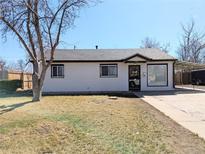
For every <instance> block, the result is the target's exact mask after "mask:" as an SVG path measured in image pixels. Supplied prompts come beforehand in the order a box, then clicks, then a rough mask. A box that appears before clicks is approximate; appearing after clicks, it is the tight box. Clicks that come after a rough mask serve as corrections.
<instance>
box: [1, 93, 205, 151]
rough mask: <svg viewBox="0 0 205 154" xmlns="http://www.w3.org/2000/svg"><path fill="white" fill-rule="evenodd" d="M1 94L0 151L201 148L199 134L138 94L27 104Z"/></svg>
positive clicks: (18, 97) (16, 96)
mask: <svg viewBox="0 0 205 154" xmlns="http://www.w3.org/2000/svg"><path fill="white" fill-rule="evenodd" d="M0 94H1V93H0ZM6 95H7V96H5V94H4V96H3V97H0V153H122V154H131V153H197V154H198V153H199V154H200V153H205V142H204V140H203V139H201V138H199V137H198V136H196V135H194V134H192V133H191V132H189V131H188V130H186V129H184V128H183V127H181V126H179V125H178V124H176V123H175V122H174V121H172V120H171V119H169V118H168V117H166V116H164V115H163V114H162V113H160V112H158V111H157V110H155V109H154V108H153V107H151V106H149V105H148V104H146V103H144V102H143V101H141V100H140V99H138V98H129V97H118V99H117V100H111V99H109V96H107V95H101V96H46V97H43V99H42V101H41V102H38V103H32V102H30V100H31V97H29V96H26V95H20V94H12V95H10V94H6ZM9 95H10V96H12V97H9Z"/></svg>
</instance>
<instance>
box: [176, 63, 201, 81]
mask: <svg viewBox="0 0 205 154" xmlns="http://www.w3.org/2000/svg"><path fill="white" fill-rule="evenodd" d="M174 67H175V85H190V84H192V82H191V72H192V71H193V70H199V69H205V64H198V63H192V62H185V61H176V62H175V66H174Z"/></svg>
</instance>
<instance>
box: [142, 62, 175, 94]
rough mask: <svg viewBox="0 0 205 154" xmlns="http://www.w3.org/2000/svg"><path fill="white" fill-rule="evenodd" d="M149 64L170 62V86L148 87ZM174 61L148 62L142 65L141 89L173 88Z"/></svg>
mask: <svg viewBox="0 0 205 154" xmlns="http://www.w3.org/2000/svg"><path fill="white" fill-rule="evenodd" d="M147 64H168V86H166V87H148V85H147ZM173 89H174V87H173V61H171V62H168V61H167V62H166V61H162V62H148V63H144V64H142V65H141V91H163V90H173Z"/></svg>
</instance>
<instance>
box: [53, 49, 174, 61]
mask: <svg viewBox="0 0 205 154" xmlns="http://www.w3.org/2000/svg"><path fill="white" fill-rule="evenodd" d="M136 54H139V55H141V56H143V57H146V58H149V59H151V60H175V58H174V57H172V56H170V55H168V54H167V53H165V52H163V51H161V50H160V49H154V48H148V49H75V50H74V49H57V50H56V51H55V55H54V61H112V60H113V61H118V60H119V61H120V60H124V59H126V58H128V57H131V56H133V55H136Z"/></svg>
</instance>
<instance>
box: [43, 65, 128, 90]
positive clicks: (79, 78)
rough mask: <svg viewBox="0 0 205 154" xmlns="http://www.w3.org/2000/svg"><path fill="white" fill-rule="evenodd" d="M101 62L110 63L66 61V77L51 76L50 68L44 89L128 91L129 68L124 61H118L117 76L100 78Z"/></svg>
mask: <svg viewBox="0 0 205 154" xmlns="http://www.w3.org/2000/svg"><path fill="white" fill-rule="evenodd" d="M100 64H108V63H65V64H64V78H51V70H50V68H49V69H48V71H47V74H46V78H45V83H44V87H43V91H44V92H75V91H82V92H83V91H128V72H127V70H128V69H127V66H126V65H125V64H124V63H117V64H118V77H117V78H100ZM109 64H112V63H109ZM113 64H116V63H113ZM125 74H126V75H125Z"/></svg>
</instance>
